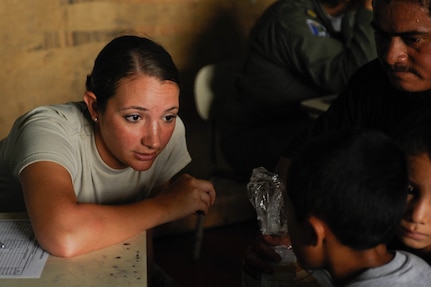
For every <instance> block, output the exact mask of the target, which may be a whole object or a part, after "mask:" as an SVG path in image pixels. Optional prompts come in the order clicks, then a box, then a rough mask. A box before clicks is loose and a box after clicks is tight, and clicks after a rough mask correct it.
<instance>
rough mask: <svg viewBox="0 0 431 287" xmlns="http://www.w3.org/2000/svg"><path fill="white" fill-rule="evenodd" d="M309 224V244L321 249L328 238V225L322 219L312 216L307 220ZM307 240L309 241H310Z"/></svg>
mask: <svg viewBox="0 0 431 287" xmlns="http://www.w3.org/2000/svg"><path fill="white" fill-rule="evenodd" d="M307 223H308V227H309V228H308V236H307V238H308V240H309V242H308V243H309V244H310V245H312V246H314V247H319V246H321V245H322V244H323V242H324V240H325V237H326V228H325V227H326V224H325V222H323V221H322V220H321V219H320V218H318V217H315V216H310V217H309V218H308V219H307ZM308 240H307V241H308Z"/></svg>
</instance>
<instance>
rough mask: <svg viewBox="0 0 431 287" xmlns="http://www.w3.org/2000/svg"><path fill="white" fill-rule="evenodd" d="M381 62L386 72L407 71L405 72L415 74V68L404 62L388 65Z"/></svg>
mask: <svg viewBox="0 0 431 287" xmlns="http://www.w3.org/2000/svg"><path fill="white" fill-rule="evenodd" d="M382 64H383V69H384V70H385V71H386V72H407V73H413V74H416V75H417V72H416V70H415V69H413V68H411V67H409V66H407V65H404V64H394V65H389V64H388V63H382Z"/></svg>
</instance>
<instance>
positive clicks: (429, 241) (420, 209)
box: [398, 154, 431, 254]
mask: <svg viewBox="0 0 431 287" xmlns="http://www.w3.org/2000/svg"><path fill="white" fill-rule="evenodd" d="M408 163H409V179H410V192H409V196H408V204H407V210H406V213H405V214H404V218H403V220H402V221H401V227H400V229H399V231H398V238H399V239H400V240H401V242H402V243H403V244H404V245H406V246H408V247H410V248H413V249H416V250H418V252H419V253H424V254H425V253H428V254H430V253H431V161H430V158H429V157H428V155H426V154H422V155H420V156H414V157H410V158H409V161H408Z"/></svg>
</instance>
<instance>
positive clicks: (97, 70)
mask: <svg viewBox="0 0 431 287" xmlns="http://www.w3.org/2000/svg"><path fill="white" fill-rule="evenodd" d="M138 74H143V75H148V76H151V77H156V78H157V79H159V80H161V81H173V82H175V83H176V84H177V85H178V86H180V80H179V73H178V69H177V67H176V66H175V63H174V62H173V60H172V57H171V56H170V54H169V53H168V52H167V51H166V50H165V49H164V48H163V47H162V46H161V45H160V44H158V43H156V42H154V41H152V40H150V39H147V38H144V37H138V36H131V35H126V36H120V37H118V38H115V39H114V40H112V41H111V42H109V43H108V44H107V45H106V46H105V47H104V48H103V49H102V50H101V51H100V53H99V55H98V56H97V58H96V60H95V61H94V67H93V71H92V72H91V74H90V75H88V76H87V82H86V88H87V91H90V92H93V93H94V94H95V95H96V97H97V108H98V110H99V112H104V111H105V108H106V104H107V101H108V100H109V99H110V98H111V97H112V96H114V95H115V93H116V91H117V88H118V86H119V83H120V81H121V80H122V79H124V78H129V77H133V76H135V75H138Z"/></svg>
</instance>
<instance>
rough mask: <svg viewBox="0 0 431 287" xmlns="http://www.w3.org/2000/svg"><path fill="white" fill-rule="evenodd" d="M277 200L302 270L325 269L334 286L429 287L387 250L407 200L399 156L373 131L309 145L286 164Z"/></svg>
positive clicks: (422, 274) (428, 270)
mask: <svg viewBox="0 0 431 287" xmlns="http://www.w3.org/2000/svg"><path fill="white" fill-rule="evenodd" d="M287 177H288V180H287V183H288V186H287V188H286V190H287V193H286V196H285V201H286V206H287V208H288V210H287V213H288V225H289V233H290V237H291V240H292V245H293V248H294V251H295V253H296V255H297V257H298V261H299V262H300V263H301V265H302V267H304V268H309V269H319V268H323V269H326V270H327V271H328V272H329V273H330V275H331V277H332V280H333V283H334V285H335V286H349V287H353V286H355V287H359V286H361V287H362V286H367V287H373V286H379V287H381V286H391V287H395V286H429V285H430V284H431V267H430V266H429V265H428V264H427V263H426V262H425V261H423V260H422V259H421V258H419V257H417V256H416V255H414V254H411V253H408V252H405V251H389V250H388V249H387V247H386V244H387V243H388V242H389V241H390V240H391V238H393V236H394V234H395V232H396V230H397V229H398V227H399V223H400V221H401V218H402V216H403V213H404V210H405V206H406V201H407V186H408V176H407V164H406V159H405V155H404V153H403V152H402V150H401V149H400V148H399V147H398V146H397V145H396V144H395V143H394V142H393V141H392V140H391V139H390V138H388V137H387V136H385V135H383V134H382V133H379V132H374V131H362V132H358V131H350V132H340V133H337V134H332V135H331V136H325V137H322V138H320V139H318V140H317V139H316V140H313V141H311V142H310V143H309V144H308V145H307V146H306V148H305V149H304V150H303V152H302V153H301V155H299V157H297V158H296V159H294V160H293V161H292V165H291V167H290V169H289V173H288V175H287Z"/></svg>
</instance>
